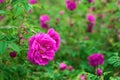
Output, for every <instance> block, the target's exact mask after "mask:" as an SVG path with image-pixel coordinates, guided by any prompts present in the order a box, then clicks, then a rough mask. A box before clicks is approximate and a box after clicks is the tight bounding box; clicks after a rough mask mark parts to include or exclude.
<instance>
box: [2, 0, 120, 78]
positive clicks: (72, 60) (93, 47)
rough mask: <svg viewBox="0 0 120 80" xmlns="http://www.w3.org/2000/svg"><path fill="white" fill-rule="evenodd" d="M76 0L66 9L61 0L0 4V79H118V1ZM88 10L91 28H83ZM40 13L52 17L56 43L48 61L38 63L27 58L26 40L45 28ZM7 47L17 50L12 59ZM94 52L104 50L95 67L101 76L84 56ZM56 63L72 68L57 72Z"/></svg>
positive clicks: (119, 71)
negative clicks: (92, 20) (58, 39)
mask: <svg viewBox="0 0 120 80" xmlns="http://www.w3.org/2000/svg"><path fill="white" fill-rule="evenodd" d="M76 1H77V9H76V10H74V11H69V10H67V9H66V5H65V0H38V3H37V4H34V5H32V4H29V3H28V0H5V3H0V80H80V78H79V77H80V75H82V74H86V75H87V76H86V78H87V80H100V79H101V80H102V79H103V80H120V77H119V76H120V38H119V37H118V34H120V4H119V0H109V2H106V0H94V1H95V2H94V3H89V2H88V0H76ZM9 6H10V7H11V9H8V7H9ZM30 11H31V12H30ZM60 11H64V14H63V15H61V14H60ZM89 13H91V14H94V16H95V18H96V22H95V26H94V28H93V32H92V33H89V32H87V25H88V21H87V20H86V16H87V14H89ZM44 14H47V15H49V16H50V18H51V19H50V22H49V23H48V24H49V25H50V28H54V29H55V30H56V31H57V32H58V33H59V34H60V37H61V46H60V49H59V50H58V51H57V53H56V54H55V58H54V60H53V61H50V62H49V64H48V65H46V66H38V65H34V64H31V63H30V62H29V61H28V59H27V51H28V40H29V38H30V37H31V36H32V35H34V34H37V33H40V32H47V30H46V29H43V28H41V26H40V22H39V17H40V16H41V15H44ZM101 14H104V17H103V18H101ZM1 16H2V17H3V18H1ZM56 19H59V21H58V22H57V20H56ZM86 37H88V39H85V38H86ZM12 51H15V52H17V56H16V57H15V58H11V57H10V54H9V53H10V52H12ZM115 52H116V53H117V54H116V53H115ZM93 53H102V54H104V58H105V61H104V64H103V65H101V66H99V67H100V68H101V69H102V70H103V75H102V76H101V77H98V76H96V75H95V68H93V67H91V66H90V65H89V64H88V60H87V57H88V56H89V55H91V54H93ZM61 62H65V63H66V64H67V65H71V66H72V67H73V70H72V71H69V70H67V69H66V70H64V71H61V70H60V69H59V63H61Z"/></svg>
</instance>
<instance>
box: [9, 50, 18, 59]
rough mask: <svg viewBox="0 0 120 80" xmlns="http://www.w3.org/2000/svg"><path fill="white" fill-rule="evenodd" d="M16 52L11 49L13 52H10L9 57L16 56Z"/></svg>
mask: <svg viewBox="0 0 120 80" xmlns="http://www.w3.org/2000/svg"><path fill="white" fill-rule="evenodd" d="M16 54H17V53H16V52H15V51H13V52H10V54H9V55H10V57H11V58H14V57H16Z"/></svg>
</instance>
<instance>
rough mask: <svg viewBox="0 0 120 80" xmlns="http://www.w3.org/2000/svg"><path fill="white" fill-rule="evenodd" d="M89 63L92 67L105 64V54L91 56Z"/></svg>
mask: <svg viewBox="0 0 120 80" xmlns="http://www.w3.org/2000/svg"><path fill="white" fill-rule="evenodd" d="M88 61H89V64H90V66H93V67H94V66H98V65H101V64H103V63H104V55H103V54H98V53H94V54H92V55H90V56H88Z"/></svg>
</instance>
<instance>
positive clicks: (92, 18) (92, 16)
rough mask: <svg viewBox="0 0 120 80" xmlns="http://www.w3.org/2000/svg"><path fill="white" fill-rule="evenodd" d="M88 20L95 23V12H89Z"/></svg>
mask: <svg viewBox="0 0 120 80" xmlns="http://www.w3.org/2000/svg"><path fill="white" fill-rule="evenodd" d="M87 20H88V22H90V23H93V24H94V23H95V16H94V15H93V14H88V15H87Z"/></svg>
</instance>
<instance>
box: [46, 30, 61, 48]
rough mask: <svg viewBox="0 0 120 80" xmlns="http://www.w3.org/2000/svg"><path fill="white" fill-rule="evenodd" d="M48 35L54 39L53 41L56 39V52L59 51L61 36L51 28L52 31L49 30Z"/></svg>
mask: <svg viewBox="0 0 120 80" xmlns="http://www.w3.org/2000/svg"><path fill="white" fill-rule="evenodd" d="M47 34H48V35H49V36H50V37H51V38H52V39H54V40H55V42H56V43H55V44H56V45H55V50H58V49H59V47H60V35H59V34H58V33H57V32H56V31H55V30H54V29H53V28H51V29H49V30H48V32H47Z"/></svg>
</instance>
